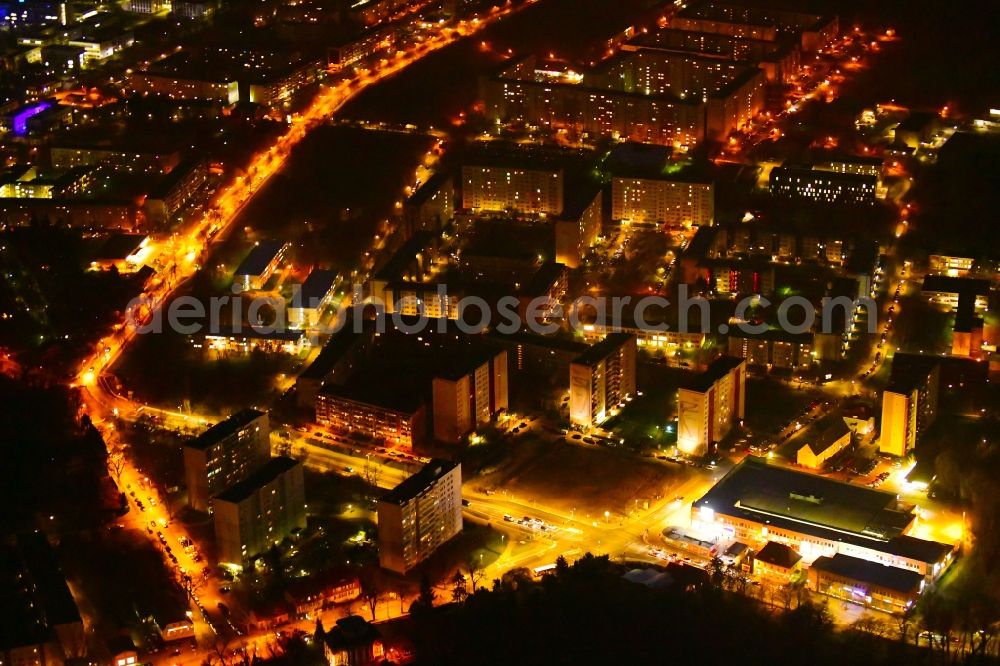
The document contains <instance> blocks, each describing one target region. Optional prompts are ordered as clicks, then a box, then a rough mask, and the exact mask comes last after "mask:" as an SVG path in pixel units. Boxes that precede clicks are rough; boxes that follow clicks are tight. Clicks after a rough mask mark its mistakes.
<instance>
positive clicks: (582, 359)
mask: <svg viewBox="0 0 1000 666" xmlns="http://www.w3.org/2000/svg"><path fill="white" fill-rule="evenodd" d="M629 340H635V336H634V335H633V334H631V333H624V332H615V333H608V334H607V335H606V336H604V339H603V340H601V341H600V342H596V343H594V344H592V345H591V346H590V348H589V349H588V350H587V351H585V352H583V353H582V354H580V355H579V356H577V357H576V358H575V359H573V363H576V364H578V365H597V364H598V363H600V362H601V361H603V360H604V359H606V358H607V357H608V356H610V355H612V354H614V353H615V352H617V351H618V350H619V349H621V348H622V347H623V346H624V345H626V344H627V343H628V342H629Z"/></svg>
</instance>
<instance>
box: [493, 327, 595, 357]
mask: <svg viewBox="0 0 1000 666" xmlns="http://www.w3.org/2000/svg"><path fill="white" fill-rule="evenodd" d="M487 335H488V336H489V337H490V338H492V339H494V340H497V341H499V342H504V343H514V344H522V345H528V346H530V347H540V348H543V349H551V350H553V351H561V352H566V353H568V354H576V355H580V354H583V353H584V352H586V351H587V349H588V348H589V347H588V345H587V344H586V343H584V342H580V341H579V340H573V339H571V338H566V337H561V336H556V335H539V334H537V333H531V332H528V331H514V332H513V333H500V332H498V331H496V330H490V331H489V332H488V333H487Z"/></svg>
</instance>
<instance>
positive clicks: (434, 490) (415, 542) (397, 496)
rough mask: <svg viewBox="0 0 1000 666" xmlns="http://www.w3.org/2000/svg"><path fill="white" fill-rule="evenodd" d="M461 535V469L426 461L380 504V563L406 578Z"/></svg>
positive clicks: (449, 463) (450, 464) (460, 467)
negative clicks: (422, 466)
mask: <svg viewBox="0 0 1000 666" xmlns="http://www.w3.org/2000/svg"><path fill="white" fill-rule="evenodd" d="M461 531H462V466H461V465H460V464H459V463H455V462H449V461H447V460H441V459H434V460H431V462H429V463H428V464H427V465H426V466H425V467H424V468H423V469H422V470H420V471H419V472H417V473H416V474H414V475H413V476H411V477H410V478H408V479H406V480H405V481H403V482H402V483H401V484H399V485H398V486H396V487H395V488H394V489H393V490H392V491H390V492H389V494H387V495H385V496H384V497H383V498H382V499H380V500H379V502H378V542H379V564H380V565H381V566H382V567H383V568H385V569H389V570H390V571H395V572H397V573H402V574H405V573H406V572H408V571H410V570H411V569H412V568H413V567H415V566H416V565H417V564H419V563H420V562H422V561H423V560H425V559H427V558H428V557H429V556H430V555H431V554H432V553H434V551H435V550H437V549H438V547H440V546H441V545H442V544H444V543H445V542H447V541H448V540H450V539H451V538H452V537H454V536H455V535H457V534H458V533H459V532H461Z"/></svg>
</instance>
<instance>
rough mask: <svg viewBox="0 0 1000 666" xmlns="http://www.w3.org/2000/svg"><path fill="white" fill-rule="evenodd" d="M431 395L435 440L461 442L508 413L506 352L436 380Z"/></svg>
mask: <svg viewBox="0 0 1000 666" xmlns="http://www.w3.org/2000/svg"><path fill="white" fill-rule="evenodd" d="M432 393H433V396H434V404H433V411H434V438H435V439H437V440H439V441H442V442H448V443H454V442H457V441H459V440H461V439H462V438H463V437H465V436H466V435H468V434H469V433H470V432H472V431H473V430H475V429H476V428H477V427H478V426H480V425H482V424H484V423H489V422H490V421H492V420H493V418H494V417H495V416H496V414H497V413H498V412H501V411H504V410H506V409H507V352H506V351H504V350H501V351H499V352H495V353H490V354H487V355H485V356H484V357H480V358H479V359H478V360H477V361H476V362H474V363H472V364H471V365H469V364H462V365H459V366H456V367H455V368H454V370H453V371H451V372H448V373H447V374H444V375H440V376H438V377H435V378H434V379H433V381H432Z"/></svg>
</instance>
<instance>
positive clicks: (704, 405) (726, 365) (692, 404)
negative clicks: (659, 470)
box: [677, 356, 746, 456]
mask: <svg viewBox="0 0 1000 666" xmlns="http://www.w3.org/2000/svg"><path fill="white" fill-rule="evenodd" d="M745 405H746V361H744V360H743V359H742V358H735V357H732V356H722V357H720V358H718V359H716V360H715V361H713V362H712V363H711V365H709V366H708V369H707V370H705V372H702V373H700V374H699V375H697V376H696V377H693V378H692V379H691V380H690V381H688V382H687V383H686V384H685V385H684V386H682V387H681V388H680V389H679V390H678V392H677V446H678V448H679V449H680V450H681V451H682V452H683V453H684V454H686V455H691V456H700V455H705V454H706V453H708V451H709V448H710V447H711V446H712V445H713V444H715V443H716V442H718V441H719V440H721V439H722V438H723V437H725V436H726V435H727V434H729V431H730V430H731V429H732V427H733V426H734V425H735V424H736V423H737V422H740V421H742V420H743V417H744V416H745Z"/></svg>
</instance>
